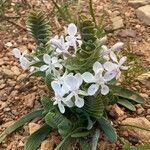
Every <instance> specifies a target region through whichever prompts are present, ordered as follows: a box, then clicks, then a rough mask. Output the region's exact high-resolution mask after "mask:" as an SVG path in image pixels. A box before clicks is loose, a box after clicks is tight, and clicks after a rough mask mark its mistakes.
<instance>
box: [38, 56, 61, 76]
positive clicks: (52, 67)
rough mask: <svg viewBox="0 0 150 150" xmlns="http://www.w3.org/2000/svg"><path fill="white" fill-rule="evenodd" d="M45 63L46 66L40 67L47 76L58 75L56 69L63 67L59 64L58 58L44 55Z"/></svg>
mask: <svg viewBox="0 0 150 150" xmlns="http://www.w3.org/2000/svg"><path fill="white" fill-rule="evenodd" d="M43 61H44V62H45V65H43V66H41V67H40V70H41V71H46V74H48V73H51V72H52V71H53V73H56V72H57V70H56V68H59V69H62V68H63V66H62V65H61V64H60V63H59V60H58V58H57V57H52V58H51V57H50V56H49V55H48V54H44V55H43Z"/></svg>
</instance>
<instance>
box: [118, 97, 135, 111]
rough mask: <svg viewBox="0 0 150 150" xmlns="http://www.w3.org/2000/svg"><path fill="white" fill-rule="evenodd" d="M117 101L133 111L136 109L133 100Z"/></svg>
mask: <svg viewBox="0 0 150 150" xmlns="http://www.w3.org/2000/svg"><path fill="white" fill-rule="evenodd" d="M117 103H118V104H120V105H122V106H124V107H125V108H127V109H129V110H131V111H136V108H135V106H134V105H133V104H132V103H131V102H129V101H128V100H125V99H119V100H118V102H117Z"/></svg>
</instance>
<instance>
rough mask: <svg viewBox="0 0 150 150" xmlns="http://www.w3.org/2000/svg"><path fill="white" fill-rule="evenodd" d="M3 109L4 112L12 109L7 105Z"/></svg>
mask: <svg viewBox="0 0 150 150" xmlns="http://www.w3.org/2000/svg"><path fill="white" fill-rule="evenodd" d="M3 110H4V112H8V111H10V110H11V109H10V108H9V107H6V108H4V109H3Z"/></svg>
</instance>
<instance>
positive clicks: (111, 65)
mask: <svg viewBox="0 0 150 150" xmlns="http://www.w3.org/2000/svg"><path fill="white" fill-rule="evenodd" d="M103 67H104V69H105V70H107V71H109V72H111V71H112V70H115V69H116V68H117V67H118V65H117V64H115V63H112V62H110V61H107V62H105V63H104V65H103Z"/></svg>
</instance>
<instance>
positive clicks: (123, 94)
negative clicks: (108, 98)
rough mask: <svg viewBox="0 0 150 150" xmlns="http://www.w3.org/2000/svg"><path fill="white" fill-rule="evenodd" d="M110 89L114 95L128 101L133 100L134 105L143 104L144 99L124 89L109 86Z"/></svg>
mask: <svg viewBox="0 0 150 150" xmlns="http://www.w3.org/2000/svg"><path fill="white" fill-rule="evenodd" d="M110 89H111V91H112V93H113V94H114V95H117V96H120V97H122V98H127V99H129V100H133V101H134V102H136V103H140V104H143V103H144V98H143V97H142V96H140V95H139V94H137V93H135V92H133V91H131V90H128V89H126V88H124V87H120V86H116V85H110Z"/></svg>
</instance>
